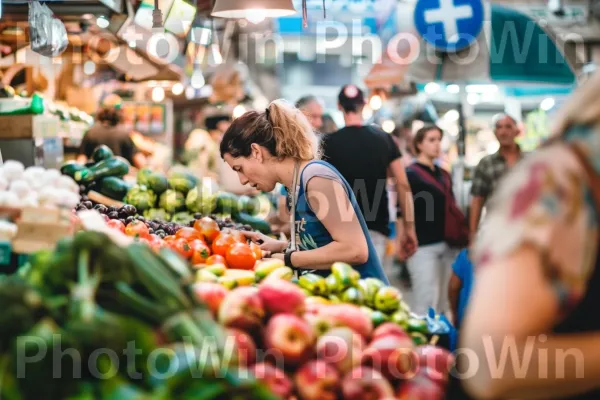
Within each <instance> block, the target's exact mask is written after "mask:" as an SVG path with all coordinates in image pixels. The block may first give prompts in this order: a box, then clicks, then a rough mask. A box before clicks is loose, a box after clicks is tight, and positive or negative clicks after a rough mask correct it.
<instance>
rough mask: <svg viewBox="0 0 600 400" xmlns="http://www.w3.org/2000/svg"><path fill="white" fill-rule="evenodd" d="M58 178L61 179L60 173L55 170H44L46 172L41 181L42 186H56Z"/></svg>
mask: <svg viewBox="0 0 600 400" xmlns="http://www.w3.org/2000/svg"><path fill="white" fill-rule="evenodd" d="M60 177H61V174H60V171H58V170H57V169H49V170H46V172H44V174H43V175H42V178H41V180H42V182H43V185H44V186H52V185H55V184H56V181H57V180H58V178H60Z"/></svg>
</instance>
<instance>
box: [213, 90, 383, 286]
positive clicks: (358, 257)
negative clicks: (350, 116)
mask: <svg viewBox="0 0 600 400" xmlns="http://www.w3.org/2000/svg"><path fill="white" fill-rule="evenodd" d="M317 148H318V141H317V140H315V133H314V131H313V129H312V127H311V125H310V123H309V122H308V120H307V119H306V117H305V116H304V114H302V112H300V111H299V110H298V109H296V108H294V107H293V106H291V105H288V104H287V103H286V102H283V101H274V102H272V103H271V104H270V105H269V107H268V108H267V109H266V110H265V111H264V112H256V111H250V112H247V113H246V114H244V115H243V116H241V117H239V118H237V119H236V120H234V121H233V123H232V125H231V127H230V128H229V129H228V130H227V132H226V133H225V135H224V136H223V140H222V142H221V156H222V157H223V159H224V160H225V161H226V162H227V163H228V164H229V165H230V166H231V167H232V168H233V169H234V170H235V171H236V172H237V173H238V175H239V179H240V182H241V183H242V184H249V185H251V186H252V187H254V188H256V189H258V190H261V191H263V192H270V191H272V190H273V189H274V188H275V185H276V184H277V183H281V184H283V185H284V186H285V187H286V188H287V189H288V193H290V204H291V213H290V214H291V215H290V218H291V220H290V226H291V227H292V229H293V231H292V234H291V243H288V242H286V241H280V240H275V239H272V238H269V237H267V236H266V235H263V234H259V233H248V236H249V237H250V239H251V240H253V241H254V242H256V243H259V244H260V246H261V248H262V249H263V250H264V251H267V252H269V253H271V257H275V258H280V259H283V260H284V261H285V263H286V265H288V266H290V267H293V268H296V269H298V270H300V271H301V272H304V271H311V272H315V273H318V274H321V275H324V276H325V275H328V274H329V269H330V268H331V265H332V263H333V262H336V261H342V262H346V263H349V264H351V265H352V266H353V267H354V268H355V269H356V270H357V271H358V272H359V273H360V274H361V276H363V277H375V278H379V279H382V280H383V281H384V282H387V279H386V277H385V274H384V273H383V270H382V268H381V264H380V262H379V259H378V257H377V254H376V253H375V250H374V248H373V244H372V242H371V238H370V236H369V234H368V230H367V227H366V224H365V221H364V218H363V216H362V214H361V212H360V209H359V208H358V205H357V203H356V199H355V198H354V194H353V193H352V190H351V188H350V186H349V185H348V183H347V182H346V181H345V180H344V178H343V177H342V176H341V175H340V174H339V172H338V171H337V170H335V168H333V167H332V166H331V165H329V164H328V163H326V162H323V161H316V160H315V158H316V156H317Z"/></svg>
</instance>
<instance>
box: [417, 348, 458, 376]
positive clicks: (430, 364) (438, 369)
mask: <svg viewBox="0 0 600 400" xmlns="http://www.w3.org/2000/svg"><path fill="white" fill-rule="evenodd" d="M415 354H416V355H417V359H418V363H419V367H420V372H423V373H424V374H425V375H426V376H427V377H428V378H429V379H431V380H433V381H435V382H437V383H438V384H440V385H442V386H445V385H446V383H447V382H448V375H449V373H450V369H451V368H452V365H453V364H454V356H453V355H452V353H450V352H449V351H448V350H446V349H444V348H441V347H437V346H432V345H425V346H419V347H417V348H416V349H415Z"/></svg>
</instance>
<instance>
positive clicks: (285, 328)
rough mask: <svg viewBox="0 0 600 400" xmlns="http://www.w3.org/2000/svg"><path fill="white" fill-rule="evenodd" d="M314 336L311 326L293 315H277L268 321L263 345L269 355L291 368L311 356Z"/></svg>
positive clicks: (277, 363) (277, 362)
mask: <svg viewBox="0 0 600 400" xmlns="http://www.w3.org/2000/svg"><path fill="white" fill-rule="evenodd" d="M314 344H315V335H314V333H313V330H312V328H311V326H310V325H309V324H308V323H307V322H306V321H304V320H303V319H302V318H300V317H298V316H297V315H294V314H277V315H275V316H274V317H272V318H271V319H270V320H269V323H268V324H267V328H266V330H265V345H266V347H267V349H268V351H269V352H270V355H272V356H274V357H276V358H278V357H279V359H277V360H276V365H280V364H279V362H283V363H284V364H285V365H286V367H293V366H298V365H300V364H302V363H303V362H306V360H308V359H309V358H310V356H311V355H312V351H313V346H314Z"/></svg>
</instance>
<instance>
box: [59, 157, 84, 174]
mask: <svg viewBox="0 0 600 400" xmlns="http://www.w3.org/2000/svg"><path fill="white" fill-rule="evenodd" d="M84 168H85V166H84V165H83V164H79V163H78V162H76V161H69V162H67V163H65V164H63V166H62V167H60V173H61V174H63V175H67V176H70V177H71V178H73V177H74V176H75V173H76V172H77V171H81V170H82V169H84Z"/></svg>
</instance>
